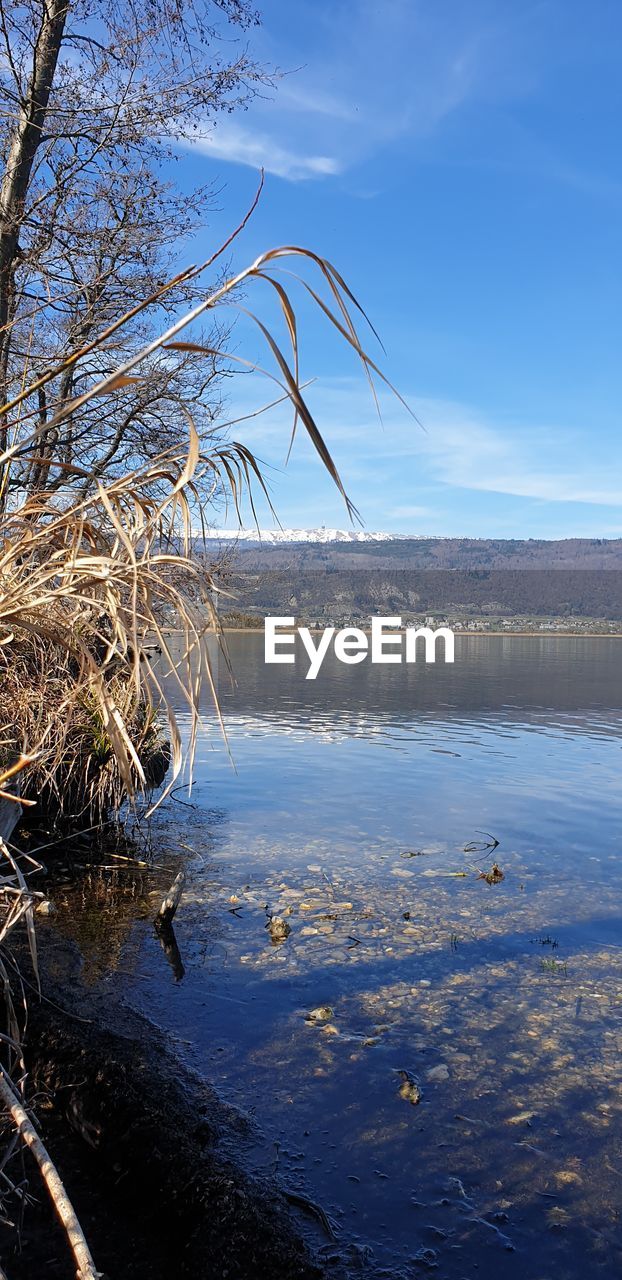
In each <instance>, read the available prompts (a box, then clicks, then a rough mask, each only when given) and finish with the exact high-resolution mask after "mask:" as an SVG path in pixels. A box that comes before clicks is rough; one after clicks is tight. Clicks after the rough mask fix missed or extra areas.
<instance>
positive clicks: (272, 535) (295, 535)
mask: <svg viewBox="0 0 622 1280" xmlns="http://www.w3.org/2000/svg"><path fill="white" fill-rule="evenodd" d="M412 536H413V535H411V534H408V533H367V532H366V531H365V532H364V531H361V530H357V529H326V528H325V527H324V526H322V527H321V528H320V529H260V530H257V529H210V531H209V533H208V534H207V537H208V538H209V539H210V541H213V542H254V543H283V542H296V543H300V542H394V541H395V540H396V539H398V538H410V537H412ZM414 536H417V535H414ZM419 536H420V535H419Z"/></svg>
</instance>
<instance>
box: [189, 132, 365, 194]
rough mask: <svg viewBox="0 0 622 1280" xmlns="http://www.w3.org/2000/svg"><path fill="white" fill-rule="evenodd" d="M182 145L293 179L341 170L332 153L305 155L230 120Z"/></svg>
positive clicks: (218, 157) (217, 157)
mask: <svg viewBox="0 0 622 1280" xmlns="http://www.w3.org/2000/svg"><path fill="white" fill-rule="evenodd" d="M185 145H186V146H187V147H189V148H192V149H194V150H197V151H200V152H202V154H203V155H207V156H211V157H213V158H214V159H221V160H227V161H229V162H230V163H232V164H245V165H250V166H251V168H253V169H261V168H263V169H265V170H266V172H267V173H274V174H276V176H277V177H279V178H287V179H289V180H290V181H294V182H297V181H300V180H301V179H305V178H326V177H328V176H329V175H333V174H337V173H339V172H340V170H341V166H340V163H339V161H338V160H336V159H335V158H334V157H332V156H325V155H305V154H304V153H299V152H296V151H293V150H290V149H289V148H288V147H286V146H283V145H282V144H281V143H279V142H277V141H276V139H275V138H273V137H271V136H270V134H269V133H263V132H260V131H258V132H254V131H253V129H252V128H244V126H242V125H240V124H236V123H235V122H234V121H233V120H222V121H219V122H218V124H217V125H216V126H215V127H214V129H213V131H212V132H210V133H205V134H199V135H194V136H192V137H190V138H188V139H187V140H186V142H185Z"/></svg>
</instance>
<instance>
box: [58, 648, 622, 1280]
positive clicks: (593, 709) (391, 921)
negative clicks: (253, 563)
mask: <svg viewBox="0 0 622 1280" xmlns="http://www.w3.org/2000/svg"><path fill="white" fill-rule="evenodd" d="M228 643H229V649H230V654H231V660H232V664H233V669H234V672H235V676H236V681H237V683H236V685H235V687H234V688H232V687H231V686H230V685H229V684H228V682H227V679H226V677H225V675H224V673H223V671H222V664H221V675H220V679H219V690H220V697H221V702H222V706H223V711H224V715H225V721H226V727H227V734H228V741H229V750H230V756H229V755H228V753H227V750H226V749H225V747H224V745H223V741H222V737H221V735H220V732H219V729H218V726H217V724H216V722H215V719H214V716H213V712H212V710H211V708H210V707H209V706H208V705H206V707H205V716H204V730H203V732H202V734H201V737H200V740H199V743H198V750H197V760H196V781H195V785H194V788H193V791H192V795H191V797H190V801H189V798H188V795H187V792H184V791H182V790H178V791H176V793H175V797H174V798H173V799H172V800H171V801H170V802H169V803H168V805H167V807H166V809H165V810H164V811H163V812H162V813H160V814H159V815H157V816H156V819H155V823H154V832H153V835H154V843H155V844H156V846H157V848H158V857H159V859H160V860H162V861H164V863H166V860H167V858H168V859H169V861H170V863H171V866H174V859H175V857H178V856H179V847H180V844H181V846H182V848H183V856H184V857H185V858H186V859H187V868H188V871H189V883H188V887H187V889H186V893H185V896H184V899H183V901H182V905H181V908H180V910H179V912H178V916H177V919H176V934H177V941H178V944H179V949H180V954H181V958H182V960H183V964H184V967H185V976H184V977H183V979H182V980H181V981H175V979H174V975H173V973H172V971H171V970H170V969H169V967H168V966H167V960H166V957H165V955H164V954H163V951H162V949H161V947H160V945H159V943H158V940H157V938H156V937H155V935H154V933H153V929H152V927H151V924H150V922H149V921H148V920H145V919H141V918H140V914H141V913H140V911H138V910H137V912H136V915H137V918H136V919H135V921H133V922H131V923H130V927H128V925H127V918H126V919H125V921H124V926H123V935H122V936H120V938H119V940H118V946H116V947H114V948H110V947H109V950H108V952H107V955H108V956H112V955H113V956H114V960H112V959H110V960H109V962H108V964H107V965H106V964H104V965H103V970H104V980H105V981H106V982H108V983H110V984H112V985H114V986H116V987H117V988H118V989H119V990H121V991H122V992H123V995H124V998H125V1000H126V1001H128V1002H129V1003H130V1004H131V1005H133V1006H134V1007H135V1008H138V1009H139V1010H141V1011H142V1012H144V1013H146V1014H147V1015H148V1016H149V1017H150V1018H151V1019H152V1020H153V1021H154V1022H155V1023H157V1024H158V1026H159V1027H161V1028H162V1029H163V1031H164V1032H165V1033H166V1034H167V1036H169V1037H170V1038H171V1040H172V1041H173V1042H174V1043H175V1045H176V1046H177V1049H178V1051H179V1052H181V1053H182V1054H183V1056H184V1057H185V1059H186V1060H187V1061H188V1062H189V1063H190V1064H191V1065H192V1066H193V1067H194V1068H195V1069H196V1070H197V1071H198V1072H199V1073H201V1074H202V1075H204V1076H205V1077H206V1078H207V1079H208V1080H209V1081H210V1082H212V1083H213V1084H214V1086H215V1088H216V1089H217V1091H219V1092H220V1093H221V1095H222V1096H223V1097H224V1098H225V1099H226V1100H227V1101H230V1102H232V1103H234V1104H235V1105H236V1106H237V1107H239V1108H240V1110H241V1111H243V1112H244V1113H245V1114H247V1115H248V1116H249V1117H250V1118H251V1121H252V1126H251V1130H250V1136H249V1138H248V1140H247V1142H246V1150H245V1159H246V1161H247V1163H248V1164H249V1166H250V1167H251V1168H254V1169H256V1170H259V1171H263V1172H268V1173H272V1172H276V1173H277V1174H278V1176H279V1178H280V1179H281V1181H282V1183H283V1184H284V1185H285V1186H287V1187H288V1188H289V1189H290V1190H293V1191H294V1192H299V1193H301V1194H302V1195H303V1196H305V1197H307V1199H309V1200H311V1201H312V1202H314V1203H315V1204H316V1205H319V1206H321V1209H322V1210H323V1211H324V1213H325V1214H326V1215H327V1217H328V1220H329V1223H330V1224H331V1226H332V1229H333V1232H334V1236H335V1238H334V1239H331V1238H329V1235H328V1234H327V1232H326V1230H325V1228H324V1227H323V1226H322V1224H321V1222H320V1221H319V1220H317V1219H316V1218H314V1217H313V1216H309V1215H304V1216H302V1215H301V1222H303V1221H304V1223H305V1229H306V1231H307V1233H308V1235H309V1238H310V1240H311V1242H312V1244H313V1247H314V1248H315V1249H316V1250H318V1251H320V1253H321V1255H322V1256H324V1257H325V1258H332V1259H333V1260H334V1262H335V1266H337V1264H338V1263H339V1264H341V1266H342V1267H345V1269H346V1271H347V1273H348V1274H349V1273H350V1272H351V1274H352V1275H356V1274H361V1273H364V1274H366V1275H369V1276H373V1277H376V1276H377V1277H380V1276H391V1277H400V1280H401V1278H402V1277H403V1278H404V1280H405V1278H406V1277H408V1278H411V1277H415V1276H419V1275H424V1274H426V1273H427V1272H430V1273H435V1274H437V1275H438V1276H439V1277H441V1276H442V1277H447V1278H448V1280H462V1278H464V1277H467V1276H474V1275H477V1276H480V1277H491V1278H492V1277H493V1276H494V1277H497V1276H498V1274H499V1269H500V1268H503V1272H504V1275H505V1276H507V1277H508V1278H512V1280H513V1278H514V1277H516V1280H519V1277H520V1280H547V1278H549V1277H555V1280H564V1278H565V1277H568V1280H571V1278H572V1280H578V1278H579V1277H583V1276H584V1275H585V1273H586V1270H587V1269H588V1267H589V1268H593V1269H594V1271H595V1272H596V1273H597V1274H598V1275H599V1276H602V1277H609V1276H612V1277H613V1276H614V1275H617V1274H619V1268H620V1263H621V1262H622V1227H621V1224H620V1193H621V1191H622V1101H621V1098H620V1050H621V1047H622V877H621V875H620V866H621V863H620V853H621V840H622V787H621V777H622V678H621V675H622V641H621V640H617V639H605V638H583V637H582V638H553V637H529V638H521V637H516V636H508V637H493V636H469V637H466V636H464V637H457V641H456V661H455V664H454V665H453V666H445V665H444V664H442V663H439V664H436V665H435V666H431V665H430V666H426V665H425V664H423V663H417V664H415V665H411V666H405V665H404V666H386V667H382V666H372V665H370V664H368V663H364V664H362V665H360V666H351V667H346V666H343V665H342V664H341V663H339V662H337V661H336V660H335V659H334V656H333V655H332V654H331V655H329V657H327V659H326V661H325V662H324V665H323V667H322V670H321V673H320V675H319V676H318V678H317V680H315V681H307V680H305V679H304V674H303V673H304V671H306V668H307V663H306V662H302V663H300V664H299V665H297V666H296V667H295V668H292V667H285V666H278V667H277V666H272V667H271V666H265V665H264V662H263V637H262V635H261V634H255V633H250V632H249V633H232V634H230V636H229V639H228ZM182 718H183V714H182ZM189 804H190V806H191V807H189ZM495 841H498V845H496V844H495ZM495 863H496V865H497V866H498V868H499V875H497V874H496V873H495V875H494V877H493V875H492V868H493V864H495ZM486 876H488V878H489V880H490V879H492V880H493V882H492V883H489V882H488V880H487V879H486V878H485V877H486ZM501 876H502V877H503V878H501ZM72 911H73V913H74V916H75V902H74V904H73V907H72ZM130 915H131V911H130ZM272 916H278V917H279V918H280V919H282V920H284V921H286V923H287V925H288V926H289V930H290V932H289V934H288V936H287V937H286V939H285V940H284V941H282V942H280V943H278V942H277V943H275V942H274V941H273V939H272V937H271V932H270V929H269V928H268V927H267V926H268V925H269V919H270V917H272ZM72 927H75V928H77V929H78V932H79V923H78V925H77V926H76V925H75V924H74V926H72ZM81 942H82V945H83V950H84V954H85V962H86V967H87V973H88V967H89V963H92V964H93V973H95V972H97V975H98V977H99V979H101V976H102V957H101V948H100V951H98V952H97V956H95V954H94V952H93V954H91V953H90V950H89V948H90V947H92V948H94V950H95V951H96V950H97V946H96V944H95V943H93V941H92V938H91V934H90V933H89V932H88V931H87V930H85V932H84V935H83V936H82V938H81ZM95 961H97V963H95ZM400 1073H402V1074H400Z"/></svg>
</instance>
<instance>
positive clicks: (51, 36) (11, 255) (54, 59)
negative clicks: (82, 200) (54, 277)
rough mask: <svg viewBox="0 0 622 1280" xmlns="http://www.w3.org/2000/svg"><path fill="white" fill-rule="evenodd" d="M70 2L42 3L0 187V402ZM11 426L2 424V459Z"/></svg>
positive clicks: (4, 394) (46, 0)
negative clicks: (30, 201)
mask: <svg viewBox="0 0 622 1280" xmlns="http://www.w3.org/2000/svg"><path fill="white" fill-rule="evenodd" d="M70 3H71V0H42V6H41V26H40V28H39V33H38V35H37V40H36V43H35V46H34V51H33V58H32V69H31V73H30V80H29V83H28V88H27V90H26V96H25V97H24V99H23V101H22V105H21V110H20V112H19V115H18V118H17V120H16V123H15V128H14V131H13V135H12V137H11V141H10V145H9V150H8V155H7V160H6V165H5V168H4V173H3V175H2V181H1V182H0V401H1V403H2V404H4V403H5V402H6V400H7V398H8V396H7V367H8V355H9V348H10V341H11V334H10V328H9V327H8V326H10V324H11V321H12V320H13V318H14V315H13V310H14V303H13V300H14V296H15V289H14V279H15V270H16V267H17V264H18V261H19V255H20V249H19V233H20V228H21V224H22V219H23V216H24V208H25V205H26V198H27V195H28V188H29V186H30V180H31V177H32V170H33V165H34V161H35V156H36V154H37V148H38V147H39V145H40V143H41V140H42V137H43V128H44V125H45V119H46V115H47V109H48V103H49V99H50V93H51V90H52V85H53V83H54V76H55V73H56V67H57V64H58V56H59V53H60V50H61V46H62V42H63V33H64V29H65V19H66V17H67V11H68V9H69V6H70ZM8 427H9V424H8V422H7V421H6V419H4V420H2V421H0V453H2V451H3V448H4V447H5V442H6V438H7V432H8Z"/></svg>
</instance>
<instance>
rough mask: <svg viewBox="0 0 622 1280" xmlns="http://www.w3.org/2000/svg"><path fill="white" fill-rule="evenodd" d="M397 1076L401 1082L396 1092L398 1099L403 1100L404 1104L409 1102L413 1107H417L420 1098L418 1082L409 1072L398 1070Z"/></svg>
mask: <svg viewBox="0 0 622 1280" xmlns="http://www.w3.org/2000/svg"><path fill="white" fill-rule="evenodd" d="M397 1074H398V1076H399V1077H400V1080H401V1081H402V1083H401V1085H400V1087H399V1090H398V1092H399V1096H400V1098H403V1099H404V1101H405V1102H410V1103H411V1105H412V1106H413V1107H416V1106H418V1105H419V1103H420V1102H421V1098H422V1093H421V1086H420V1084H419V1081H418V1080H417V1079H416V1077H415V1076H414V1075H413V1074H412V1072H411V1071H405V1070H403V1069H399V1070H398V1072H397Z"/></svg>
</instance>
